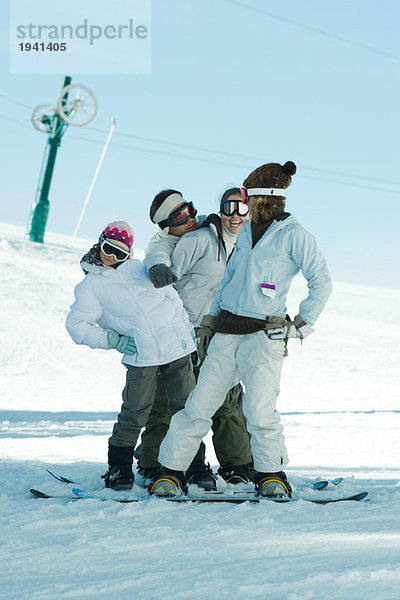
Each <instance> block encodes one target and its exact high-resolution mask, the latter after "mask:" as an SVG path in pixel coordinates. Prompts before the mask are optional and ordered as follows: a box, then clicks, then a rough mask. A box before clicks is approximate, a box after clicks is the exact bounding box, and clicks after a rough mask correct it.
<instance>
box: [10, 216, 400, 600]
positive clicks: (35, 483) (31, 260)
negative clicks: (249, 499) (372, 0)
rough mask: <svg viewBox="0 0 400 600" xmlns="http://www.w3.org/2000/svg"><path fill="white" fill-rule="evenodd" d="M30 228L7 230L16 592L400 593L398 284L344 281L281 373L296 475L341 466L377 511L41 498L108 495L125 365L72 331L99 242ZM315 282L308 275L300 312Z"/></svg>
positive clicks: (285, 596)
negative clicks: (33, 237)
mask: <svg viewBox="0 0 400 600" xmlns="http://www.w3.org/2000/svg"><path fill="white" fill-rule="evenodd" d="M23 233H24V232H23V230H22V228H19V227H13V226H10V225H0V261H1V268H0V297H1V312H0V354H1V363H0V364H1V382H0V460H1V462H0V470H1V474H0V480H1V482H2V483H1V500H2V504H1V522H2V525H1V536H0V581H1V584H0V599H1V600H3V599H4V600H5V599H18V600H25V599H28V598H29V599H30V600H31V599H34V600H39V599H40V600H54V599H57V600H62V599H64V598H79V599H81V598H82V599H83V598H92V599H96V600H102V599H108V600H110V599H111V600H113V599H114V598H115V599H119V600H128V599H135V600H153V599H156V598H157V599H159V598H163V599H166V600H169V599H171V600H172V599H174V600H181V599H182V600H186V599H192V598H194V599H210V600H212V599H216V600H217V599H225V598H226V599H228V598H229V599H236V598H237V599H241V598H245V599H246V600H251V599H264V598H268V599H271V600H281V599H282V600H300V599H301V600H309V599H314V598H315V599H317V598H318V599H321V598H327V599H329V600H336V599H338V600H339V599H340V600H345V599H346V600H347V599H348V598H353V599H358V598H363V599H365V598H367V599H369V598H371V599H372V598H374V599H375V598H380V599H382V600H389V599H390V600H392V599H394V598H397V597H398V593H399V592H398V590H399V584H400V567H399V564H400V519H399V516H400V511H399V508H400V484H399V479H400V472H399V467H398V458H399V452H398V431H399V425H400V423H399V421H400V418H399V416H400V409H399V407H398V396H399V393H398V388H399V358H400V351H399V339H400V326H399V324H398V321H397V318H398V317H397V315H398V307H399V304H400V303H399V301H400V291H398V290H387V289H379V288H372V287H363V286H355V285H354V286H353V285H349V284H340V283H337V284H336V285H335V289H334V293H333V296H332V298H331V300H330V302H329V304H328V306H327V308H326V310H325V312H324V314H323V316H322V317H321V318H320V320H319V321H318V322H317V325H316V332H315V333H314V334H313V335H312V336H311V337H310V338H309V339H307V340H306V341H305V342H304V344H303V346H302V347H301V346H299V345H297V344H296V343H295V342H293V343H292V344H291V347H290V356H289V357H288V358H287V359H286V364H285V366H284V372H283V377H282V391H281V397H280V401H279V408H280V410H281V413H282V415H283V419H284V424H285V433H286V440H287V445H288V449H289V455H290V459H291V460H290V465H289V468H288V475H289V478H290V480H291V481H292V482H293V483H294V485H295V486H297V487H300V486H302V485H304V481H305V479H308V480H311V479H314V478H316V477H319V476H323V477H335V476H337V475H338V474H341V475H344V476H345V481H344V482H343V483H342V484H341V491H343V492H349V493H353V492H355V491H361V490H364V489H366V490H369V492H370V494H369V497H370V500H369V501H368V502H363V503H346V504H344V503H343V504H336V505H335V504H331V505H327V506H317V505H312V504H305V503H302V502H298V503H294V504H291V505H286V506H285V505H279V504H271V503H268V504H266V505H265V504H264V505H250V504H242V505H192V504H185V505H173V504H168V503H165V502H162V501H159V500H151V501H149V502H143V503H140V504H129V505H122V504H117V503H111V502H105V503H100V502H98V501H86V500H83V501H81V500H79V501H72V500H68V499H62V500H37V499H34V498H32V497H31V496H30V494H29V491H28V490H29V488H30V487H37V488H40V489H45V490H47V491H48V492H51V491H54V492H55V491H65V492H66V491H67V490H68V487H67V486H64V485H63V484H61V483H58V482H56V481H53V480H52V479H51V478H50V477H49V475H47V473H46V468H51V469H53V470H55V471H57V472H61V473H63V474H64V475H67V476H70V477H72V478H74V479H75V480H76V481H77V482H79V483H80V485H81V486H82V487H86V488H88V489H96V488H100V487H101V483H100V479H99V478H100V475H101V474H102V473H103V472H104V471H105V468H106V447H107V438H108V436H109V434H110V431H111V427H112V423H113V421H114V419H115V416H116V414H117V412H118V410H119V407H120V394H121V389H122V387H123V382H124V368H123V367H122V366H121V364H120V356H119V355H118V354H117V353H116V352H105V351H102V350H91V349H89V348H85V347H78V346H75V345H74V344H73V342H72V341H71V340H70V339H69V337H68V335H67V333H66V331H65V329H64V319H65V316H66V313H67V310H68V306H69V305H70V304H71V302H72V300H73V287H74V285H75V284H76V283H77V282H78V281H79V280H80V278H81V271H80V267H79V258H80V257H81V255H82V253H83V252H84V251H86V250H87V249H88V248H89V247H90V245H91V243H92V241H91V240H73V239H72V238H68V237H64V236H60V235H51V234H48V235H47V237H46V242H47V243H46V244H45V245H40V244H32V243H29V242H26V241H24V240H23ZM141 256H142V255H141V253H140V252H139V251H138V252H137V257H138V258H141ZM304 289H305V288H304V283H303V281H302V280H301V279H298V280H296V281H295V282H294V284H293V289H292V292H291V296H290V303H289V312H290V313H291V314H292V315H294V314H295V311H296V308H297V303H298V300H299V299H300V298H301V297H302V295H303V294H304ZM207 452H208V459H209V460H210V462H211V464H212V465H216V460H215V456H214V454H213V450H212V445H211V444H210V443H209V441H208V442H207ZM324 493H325V494H327V493H328V492H320V494H324ZM332 493H338V490H337V489H333V492H332Z"/></svg>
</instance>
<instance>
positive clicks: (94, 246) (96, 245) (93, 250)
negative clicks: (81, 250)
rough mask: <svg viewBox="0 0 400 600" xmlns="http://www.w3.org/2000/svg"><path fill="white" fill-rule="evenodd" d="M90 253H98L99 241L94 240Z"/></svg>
mask: <svg viewBox="0 0 400 600" xmlns="http://www.w3.org/2000/svg"><path fill="white" fill-rule="evenodd" d="M89 252H90V254H94V255H97V256H99V255H100V242H96V243H95V244H93V246H92V247H91V248H90V250H89Z"/></svg>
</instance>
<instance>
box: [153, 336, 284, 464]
mask: <svg viewBox="0 0 400 600" xmlns="http://www.w3.org/2000/svg"><path fill="white" fill-rule="evenodd" d="M284 350H285V348H284V342H283V341H282V340H270V339H269V338H268V337H267V336H266V334H265V333H264V332H263V331H258V332H256V333H250V334H246V335H233V334H223V333H216V334H215V335H214V337H213V338H212V340H211V343H210V346H209V348H208V352H207V356H206V358H205V361H204V363H203V365H202V367H201V369H200V374H199V378H198V381H197V385H196V387H195V389H194V390H193V391H192V393H191V394H190V395H189V397H188V399H187V401H186V404H185V408H183V409H182V410H180V411H179V412H177V413H176V414H175V415H174V416H173V417H172V419H171V424H170V427H169V430H168V433H167V435H166V437H165V438H164V440H163V442H162V444H161V446H160V453H159V462H160V463H161V464H162V465H164V466H165V467H168V468H169V469H173V470H175V471H186V470H187V468H188V467H189V465H190V463H191V461H192V459H193V457H194V455H195V454H196V452H197V450H198V447H199V445H200V442H201V440H202V438H203V437H204V436H205V435H207V433H208V431H209V430H210V428H211V417H212V416H213V415H214V413H215V412H216V411H217V409H218V408H219V407H220V406H221V405H222V404H223V402H224V400H225V396H226V393H227V391H228V390H229V389H230V388H231V387H233V385H235V384H236V383H237V382H238V381H242V382H243V384H244V387H245V394H244V399H243V412H244V415H245V417H246V419H247V430H248V432H249V433H250V434H251V440H250V444H251V450H252V453H253V460H254V468H255V470H256V471H261V472H263V473H274V472H277V471H281V470H283V469H284V468H285V466H286V465H287V462H288V457H287V451H286V446H285V438H284V436H283V433H282V432H283V427H282V424H281V419H280V414H279V412H278V411H277V410H276V400H277V398H278V395H279V382H280V376H281V370H282V363H283V356H284Z"/></svg>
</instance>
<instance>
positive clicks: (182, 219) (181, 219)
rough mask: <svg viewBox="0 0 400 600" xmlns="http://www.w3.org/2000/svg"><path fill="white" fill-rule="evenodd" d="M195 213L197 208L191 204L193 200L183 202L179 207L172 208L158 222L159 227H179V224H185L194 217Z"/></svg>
mask: <svg viewBox="0 0 400 600" xmlns="http://www.w3.org/2000/svg"><path fill="white" fill-rule="evenodd" d="M196 215H197V210H196V209H195V207H194V206H193V202H185V204H182V206H180V207H179V208H177V209H176V210H174V212H172V213H171V214H170V215H169V217H168V218H167V219H164V220H163V221H159V222H158V226H159V227H160V228H161V229H165V227H179V226H180V225H186V223H187V222H188V221H189V219H194V217H195V216H196Z"/></svg>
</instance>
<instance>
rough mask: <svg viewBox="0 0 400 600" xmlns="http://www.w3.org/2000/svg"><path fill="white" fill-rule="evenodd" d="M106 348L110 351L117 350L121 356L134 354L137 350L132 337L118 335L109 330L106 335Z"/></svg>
mask: <svg viewBox="0 0 400 600" xmlns="http://www.w3.org/2000/svg"><path fill="white" fill-rule="evenodd" d="M107 339H108V348H109V349H110V350H117V351H118V352H121V354H136V353H137V348H136V344H135V340H134V339H133V337H129V336H127V335H119V333H117V332H116V331H114V330H113V329H111V331H109V332H108V335H107Z"/></svg>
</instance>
